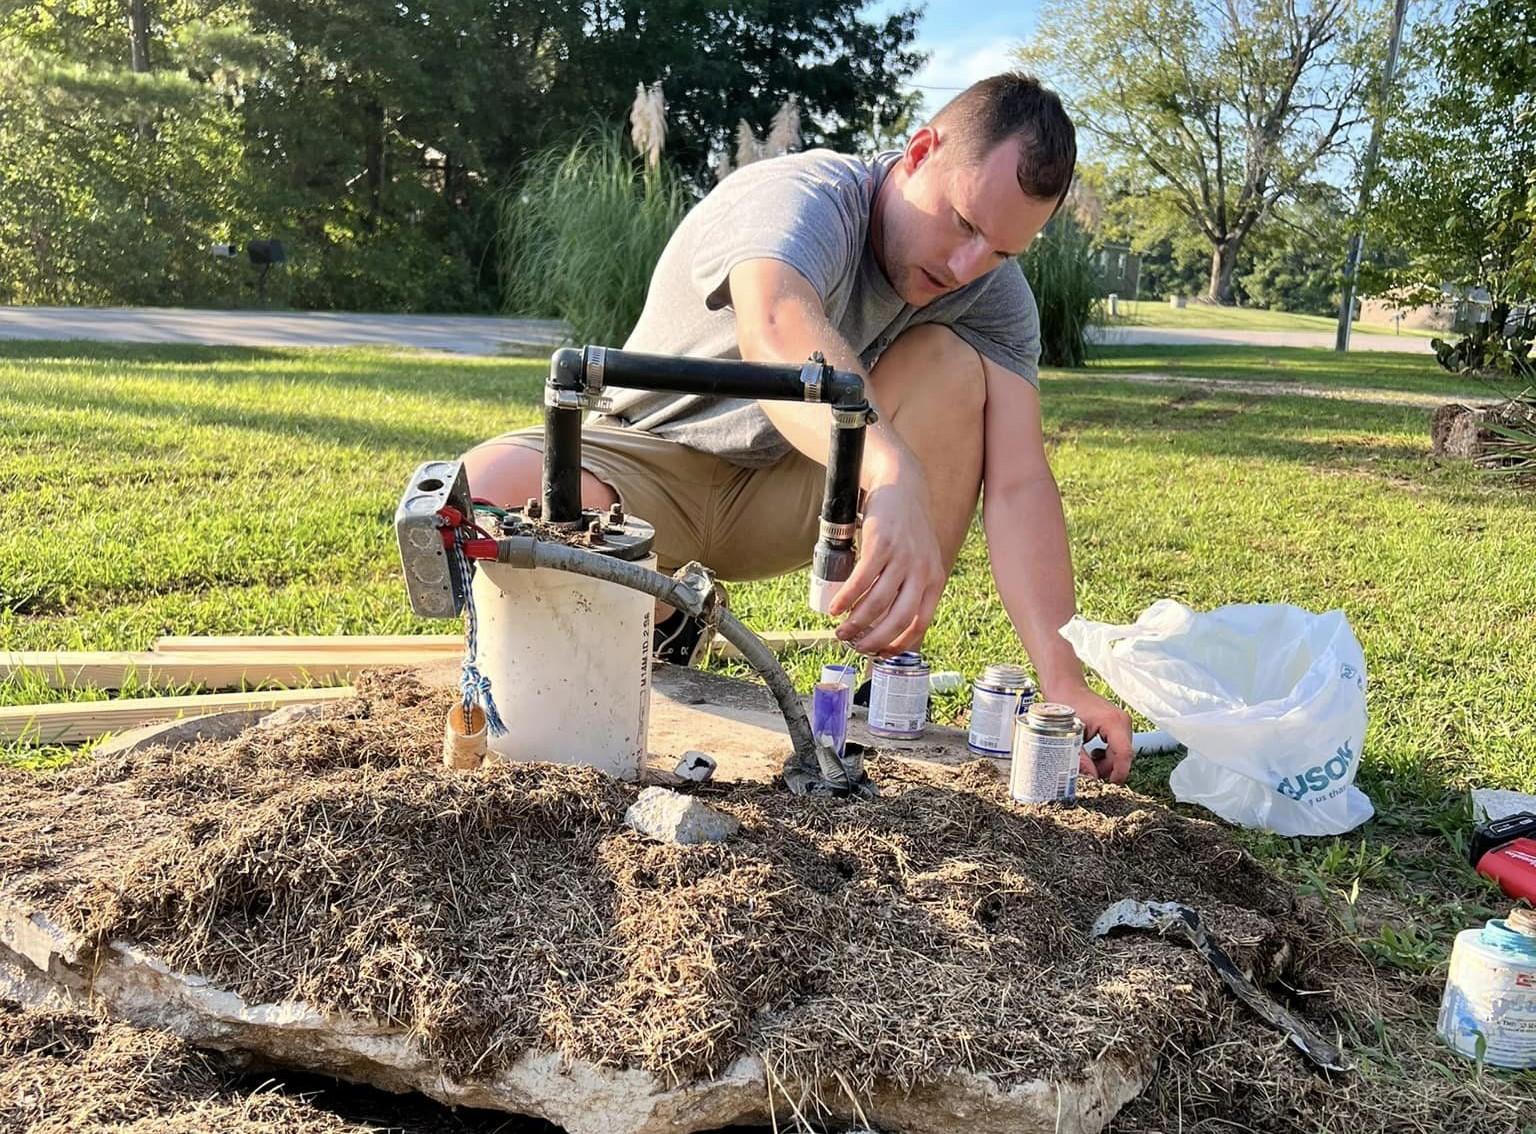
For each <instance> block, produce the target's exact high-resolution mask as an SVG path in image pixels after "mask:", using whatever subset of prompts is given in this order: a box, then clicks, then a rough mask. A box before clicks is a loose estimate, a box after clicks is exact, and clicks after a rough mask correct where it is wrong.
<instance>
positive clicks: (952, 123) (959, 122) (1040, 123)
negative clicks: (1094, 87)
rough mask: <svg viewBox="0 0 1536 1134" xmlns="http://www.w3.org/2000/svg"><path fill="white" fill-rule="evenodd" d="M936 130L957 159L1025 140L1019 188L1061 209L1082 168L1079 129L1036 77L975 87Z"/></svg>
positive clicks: (1012, 76) (942, 114) (1007, 77)
mask: <svg viewBox="0 0 1536 1134" xmlns="http://www.w3.org/2000/svg"><path fill="white" fill-rule="evenodd" d="M930 125H932V126H935V127H937V128H938V129H939V133H940V137H942V138H944V139H946V140H948V141H949V143H950V144H952V145H956V146H957V150H956V154H957V156H959V157H961V158H962V159H971V160H974V159H977V158H981V157H984V156H985V155H987V154H989V153H991V152H992V150H993V148H994V147H996V146H997V145H998V143H1000V142H1002V141H1005V140H1006V139H1008V138H1018V139H1019V188H1020V189H1022V190H1024V195H1025V196H1027V197H1033V198H1035V199H1036V200H1037V201H1055V202H1056V203H1057V204H1058V205H1059V204H1060V203H1061V201H1062V199H1063V198H1065V197H1066V195H1067V190H1068V189H1069V188H1071V185H1072V170H1073V168H1074V167H1075V166H1076V165H1077V129H1076V128H1075V127H1074V126H1073V125H1072V119H1070V118H1068V117H1067V112H1066V110H1065V109H1064V108H1063V107H1062V105H1061V99H1060V98H1058V97H1057V96H1056V92H1055V91H1052V90H1049V89H1047V88H1046V87H1043V86H1041V85H1040V80H1039V79H1037V78H1035V77H1034V76H1033V75H1026V74H1023V73H1022V72H1019V71H1009V72H1007V73H1006V74H1002V75H993V76H992V77H991V78H990V79H982V80H981V82H979V83H972V84H971V85H970V86H968V87H966V88H965V90H963V91H961V92H960V93H959V94H957V95H956V96H955V97H954V98H953V99H951V100H950V102H949V103H948V104H947V105H946V106H945V107H944V108H943V109H942V110H940V111H939V112H938V114H936V115H935V116H934V119H933V122H932V123H930Z"/></svg>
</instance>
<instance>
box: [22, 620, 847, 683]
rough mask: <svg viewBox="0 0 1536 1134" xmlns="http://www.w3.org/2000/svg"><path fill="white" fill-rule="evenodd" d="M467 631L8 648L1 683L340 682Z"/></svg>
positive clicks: (777, 639)
mask: <svg viewBox="0 0 1536 1134" xmlns="http://www.w3.org/2000/svg"><path fill="white" fill-rule="evenodd" d="M763 640H764V641H765V642H766V643H767V644H768V646H769V648H770V649H772V650H774V651H776V652H781V653H782V652H783V651H785V650H790V649H815V648H818V647H822V646H828V645H831V644H833V643H835V642H836V638H835V637H834V636H833V634H832V632H831V631H830V630H776V631H775V630H770V631H768V632H767V633H765V634H764V635H763ZM463 649H464V638H463V636H462V635H460V634H418V635H412V634H381V635H337V636H334V637H318V636H209V637H193V636H167V637H163V638H161V639H159V640H158V641H157V642H156V643H155V646H154V648H153V649H152V650H146V651H137V652H135V651H127V650H26V651H15V652H8V653H0V681H3V680H5V679H7V678H9V677H12V676H15V675H18V674H21V673H27V674H31V675H33V676H36V677H40V678H42V679H43V681H45V682H46V683H47V685H48V686H49V687H50V688H53V689H73V688H78V687H81V686H86V687H90V688H94V689H121V688H123V687H124V686H125V684H127V683H128V682H129V680H130V679H133V680H136V681H137V682H138V683H139V684H140V685H154V686H182V685H197V686H201V687H203V688H205V689H238V688H239V687H240V686H242V685H283V686H295V685H305V684H311V683H313V684H335V683H338V682H347V681H351V680H352V679H353V678H354V677H356V676H357V674H358V673H359V672H360V671H361V670H364V669H367V668H369V667H370V666H378V665H418V664H422V663H424V662H429V661H436V660H438V659H440V658H457V657H459V655H460V654H461V653H462V652H463ZM712 653H713V655H714V656H715V657H719V658H728V659H729V658H739V657H740V656H741V654H740V653H739V652H738V651H737V649H736V647H735V646H732V645H731V644H730V643H729V642H726V641H725V640H723V639H720V638H717V639H716V640H715V645H714V647H713V648H712Z"/></svg>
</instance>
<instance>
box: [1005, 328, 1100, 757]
mask: <svg viewBox="0 0 1536 1134" xmlns="http://www.w3.org/2000/svg"><path fill="white" fill-rule="evenodd" d="M982 366H983V369H984V370H985V372H986V376H987V411H986V427H985V428H986V452H985V455H984V457H983V462H982V484H983V486H984V487H983V496H982V524H983V526H984V527H985V529H986V533H987V547H988V550H989V552H990V557H991V560H992V575H993V578H994V579H995V580H996V582H997V591H998V594H999V596H1000V597H1001V598H1002V600H1003V606H1004V608H1006V609H1007V611H1008V617H1009V618H1010V619H1011V620H1012V622H1013V626H1014V629H1015V630H1016V631H1017V632H1018V635H1019V640H1020V641H1021V642H1022V643H1023V644H1024V649H1025V650H1026V651H1027V652H1028V654H1029V658H1030V661H1032V662H1033V663H1034V666H1035V672H1036V674H1038V675H1039V678H1040V687H1041V693H1042V694H1043V695H1044V696H1045V697H1046V698H1047V699H1048V700H1052V701H1060V702H1063V703H1065V704H1068V705H1071V706H1072V707H1073V708H1074V709H1075V710H1077V715H1078V717H1079V718H1081V719H1082V721H1083V726H1084V730H1085V732H1086V733H1087V735H1089V736H1093V735H1100V736H1103V737H1104V740H1105V743H1106V745H1107V749H1106V751H1107V761H1108V767H1107V768H1106V769H1104V773H1105V774H1107V775H1108V776H1109V777H1110V778H1111V779H1113V780H1115V782H1117V783H1118V782H1120V781H1123V780H1124V779H1125V776H1126V773H1127V772H1128V771H1129V770H1130V765H1131V722H1130V717H1128V716H1127V715H1126V714H1125V712H1124V710H1122V709H1119V708H1116V707H1115V706H1114V705H1111V704H1110V703H1109V702H1108V701H1106V700H1104V698H1102V697H1100V696H1099V695H1098V694H1097V693H1094V692H1093V691H1092V690H1091V689H1089V688H1088V683H1087V681H1086V680H1085V679H1084V677H1083V667H1082V664H1081V663H1080V662H1079V661H1078V660H1077V655H1076V653H1075V652H1074V651H1073V649H1072V646H1071V644H1070V643H1068V642H1067V640H1066V639H1065V638H1063V637H1062V636H1061V634H1060V633H1059V630H1060V628H1061V627H1062V626H1064V625H1066V624H1067V622H1068V621H1069V620H1070V619H1071V618H1072V616H1073V614H1075V613H1076V612H1077V599H1076V596H1075V591H1074V586H1073V578H1072V553H1071V550H1070V548H1069V545H1068V542H1067V522H1066V517H1065V515H1064V514H1063V512H1062V507H1061V493H1060V492H1059V491H1058V490H1057V488H1056V478H1055V477H1054V476H1052V475H1051V468H1050V464H1049V463H1048V462H1047V461H1046V458H1045V436H1044V431H1043V428H1042V426H1041V421H1040V395H1039V392H1038V391H1037V390H1036V389H1035V388H1034V387H1033V386H1031V385H1030V384H1029V383H1028V382H1026V381H1024V380H1023V379H1022V378H1020V377H1019V376H1018V375H1017V374H1011V373H1009V372H1008V371H1007V370H1004V369H1003V368H1002V367H1001V366H999V365H997V364H996V363H995V362H992V361H991V360H990V359H986V358H983V359H982ZM1085 759H1086V758H1085ZM1084 770H1085V771H1094V772H1095V774H1098V772H1097V771H1096V770H1095V769H1094V767H1093V765H1092V764H1091V762H1088V763H1085V764H1084Z"/></svg>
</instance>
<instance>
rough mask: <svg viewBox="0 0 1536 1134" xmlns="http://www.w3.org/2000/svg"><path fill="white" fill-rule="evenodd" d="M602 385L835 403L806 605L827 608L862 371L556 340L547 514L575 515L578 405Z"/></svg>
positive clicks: (853, 521) (861, 421) (847, 561)
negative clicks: (563, 343)
mask: <svg viewBox="0 0 1536 1134" xmlns="http://www.w3.org/2000/svg"><path fill="white" fill-rule="evenodd" d="M608 386H624V387H629V388H632V389H637V390H661V391H666V392H669V393H679V394H704V395H715V396H721V397H733V398H753V399H768V400H772V401H807V402H815V403H820V404H823V405H830V406H831V407H832V410H833V413H832V438H831V447H830V450H829V457H828V460H827V480H826V489H825V493H824V496H823V500H822V509H821V520H822V524H821V534H820V537H819V538H818V539H817V541H816V548H815V551H814V552H813V557H812V562H811V575H812V579H811V605H812V606H813V607H814V608H815V609H817V610H820V611H823V612H825V610H826V604H827V603H828V602H830V600H831V597H832V594H833V592H834V591H835V590H836V587H837V585H838V584H840V583H842V582H843V581H844V580H845V579H847V578H848V576H849V575H850V574H851V573H852V571H853V561H854V538H855V532H856V527H857V524H858V518H859V477H860V467H861V465H862V463H863V459H864V430H865V428H866V427H867V426H868V425H869V424H870V423H871V422H873V421H874V420H875V416H874V412H873V410H871V408H870V405H869V401H868V399H867V397H866V396H865V392H864V379H863V377H861V376H860V375H859V374H856V373H853V372H851V371H845V370H837V369H835V368H833V367H832V366H829V365H828V364H827V362H826V360H825V359H824V358H822V356H821V355H820V354H819V353H818V354H816V355H813V356H812V358H811V359H810V360H809V361H808V362H806V363H805V364H804V365H802V366H786V365H783V364H779V363H767V362H745V361H742V360H740V359H726V358H688V357H675V356H672V355H661V354H645V353H642V352H639V351H627V350H614V349H610V348H608V347H600V346H584V347H581V348H580V349H577V348H575V347H564V348H562V349H560V350H557V351H555V353H554V354H553V355H552V356H551V357H550V360H549V381H548V383H547V385H546V387H545V390H544V406H545V408H544V485H543V488H544V495H543V506H544V518H545V519H546V520H547V521H549V522H551V523H556V524H571V523H577V522H579V521H580V520H581V415H582V413H583V411H586V410H600V409H602V408H603V398H602V395H603V390H604V389H605V388H606V387H608Z"/></svg>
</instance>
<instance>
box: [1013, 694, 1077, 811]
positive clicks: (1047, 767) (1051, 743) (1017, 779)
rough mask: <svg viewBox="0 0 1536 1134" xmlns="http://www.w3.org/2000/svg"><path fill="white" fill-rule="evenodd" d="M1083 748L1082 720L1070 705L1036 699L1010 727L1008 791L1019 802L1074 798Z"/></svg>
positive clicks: (1047, 801) (1045, 801) (1051, 801)
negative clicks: (1011, 749)
mask: <svg viewBox="0 0 1536 1134" xmlns="http://www.w3.org/2000/svg"><path fill="white" fill-rule="evenodd" d="M1082 747H1083V722H1082V721H1080V720H1078V719H1077V714H1076V713H1075V712H1073V710H1072V706H1070V705H1058V704H1056V703H1054V702H1051V701H1036V702H1035V703H1034V704H1033V705H1031V706H1030V707H1029V712H1028V713H1026V714H1024V715H1023V716H1020V717H1019V718H1017V720H1016V722H1015V723H1014V726H1013V762H1012V765H1011V767H1010V768H1009V770H1008V794H1009V795H1011V796H1012V797H1013V798H1014V799H1015V800H1017V801H1018V802H1019V803H1053V802H1056V801H1059V800H1072V799H1076V798H1077V768H1078V754H1079V752H1080V751H1081V750H1082Z"/></svg>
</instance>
